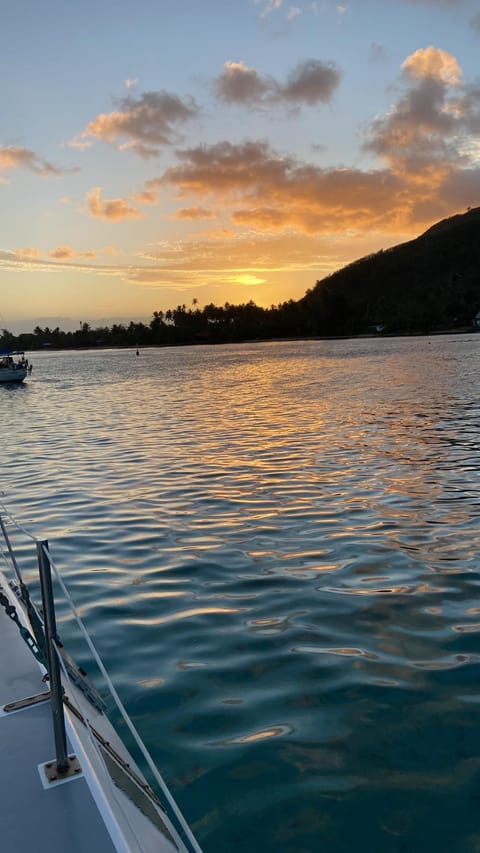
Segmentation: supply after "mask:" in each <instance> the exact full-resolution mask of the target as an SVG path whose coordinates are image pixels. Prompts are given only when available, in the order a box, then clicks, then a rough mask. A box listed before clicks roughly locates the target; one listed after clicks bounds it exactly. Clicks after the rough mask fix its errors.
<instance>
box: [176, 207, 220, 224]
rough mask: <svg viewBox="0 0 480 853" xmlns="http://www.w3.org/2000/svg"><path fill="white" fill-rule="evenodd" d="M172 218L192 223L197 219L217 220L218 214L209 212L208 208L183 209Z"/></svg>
mask: <svg viewBox="0 0 480 853" xmlns="http://www.w3.org/2000/svg"><path fill="white" fill-rule="evenodd" d="M172 218H174V219H186V220H191V221H194V220H197V219H215V218H216V213H214V212H213V210H208V209H207V208H206V207H182V208H181V209H180V210H177V212H176V213H175V214H174V215H173V217H172Z"/></svg>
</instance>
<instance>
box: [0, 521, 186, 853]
mask: <svg viewBox="0 0 480 853" xmlns="http://www.w3.org/2000/svg"><path fill="white" fill-rule="evenodd" d="M12 528H13V533H12ZM19 531H20V534H19ZM22 534H27V536H29V537H30V538H31V539H33V540H34V542H35V543H36V557H37V563H38V570H39V578H40V590H41V600H42V604H41V606H40V605H37V604H36V603H35V601H34V598H33V595H32V593H31V591H30V589H29V588H28V587H27V586H26V584H25V582H24V578H23V574H24V571H23V569H22V570H21V569H20V567H19V561H18V559H17V555H16V553H15V551H14V549H13V545H12V543H13V541H14V538H15V540H16V538H17V535H22ZM2 536H3V543H2ZM15 544H16V545H17V542H16V541H15ZM31 546H32V547H33V545H32V543H31ZM22 548H23V549H24V548H25V545H24V544H23V539H22ZM22 556H23V558H25V551H24V550H22ZM0 557H1V558H2V559H3V561H4V563H5V564H6V566H7V572H6V571H5V570H0V647H1V650H2V652H1V655H0V755H1V756H2V760H1V764H0V802H1V804H2V808H1V814H2V817H1V820H0V848H1V850H2V851H4V853H32V851H35V853H65V851H71V853H115V852H116V853H201V849H200V847H199V845H198V843H197V841H196V839H195V837H194V835H193V833H192V831H191V829H190V828H189V826H188V824H187V823H186V821H185V819H184V817H183V816H182V814H181V812H180V810H179V808H178V806H177V804H176V802H175V800H174V799H173V797H172V795H171V793H170V792H169V790H168V788H167V786H166V784H165V782H164V780H163V778H162V777H161V775H160V773H159V772H158V769H157V768H156V767H155V765H154V763H153V760H152V758H151V757H150V755H149V753H148V752H147V750H146V747H145V745H144V744H143V742H142V741H141V739H140V736H139V734H138V732H137V731H136V729H135V728H134V726H133V723H132V721H131V720H130V718H129V717H128V714H127V712H126V710H125V708H124V707H123V705H122V703H121V701H120V699H119V697H118V694H117V693H116V691H115V688H114V687H113V684H112V683H111V681H110V679H109V676H108V674H107V672H106V670H105V668H104V667H103V664H102V662H101V659H100V658H99V656H98V652H97V651H96V649H95V647H94V645H93V643H92V641H91V639H90V638H89V636H88V634H87V632H86V629H85V626H84V625H83V622H82V620H81V619H80V616H79V614H78V611H76V608H75V605H74V604H73V602H72V600H71V598H70V596H69V593H68V590H67V588H66V587H65V584H64V582H63V580H62V577H61V574H60V573H59V571H58V569H57V567H56V566H55V563H54V561H53V558H52V557H51V554H50V550H49V547H48V543H47V542H46V541H39V540H36V539H35V537H33V536H31V534H29V533H28V531H25V529H24V528H23V527H21V526H19V525H18V524H17V522H15V519H14V518H13V516H11V515H10V513H8V511H7V510H6V508H5V507H4V506H3V505H2V504H0ZM29 570H31V561H30V566H29ZM53 580H55V581H56V584H57V586H58V585H59V586H60V587H61V589H62V592H63V595H64V596H65V597H66V599H67V602H68V604H69V606H70V608H71V609H72V612H73V615H74V617H75V619H76V621H77V624H78V627H79V628H80V629H81V632H82V634H83V635H84V639H85V641H86V642H87V645H88V647H89V649H90V652H91V654H92V657H93V659H94V660H95V663H96V665H97V667H98V669H99V670H100V672H101V673H102V676H103V678H104V679H105V682H106V684H107V686H108V688H109V690H110V697H109V698H108V701H109V703H110V704H111V700H112V698H113V701H114V702H116V704H117V711H120V713H121V715H122V717H123V721H124V723H125V724H126V725H127V727H128V729H129V733H130V735H131V736H132V739H133V741H134V742H135V745H136V746H135V749H136V750H138V753H139V756H140V753H141V754H142V755H143V759H141V760H142V761H143V763H145V764H146V765H148V769H149V773H150V776H151V777H152V778H153V779H154V782H152V785H153V786H154V787H155V790H154V789H153V787H151V785H150V784H149V783H148V782H147V780H146V778H145V776H144V775H143V773H142V771H141V769H140V768H139V766H138V765H137V764H136V762H135V760H134V758H133V757H132V754H131V752H130V751H129V750H128V749H127V747H126V746H125V744H124V743H123V741H122V739H121V738H120V737H119V735H118V734H117V732H116V730H115V729H114V727H113V725H112V724H111V722H110V720H109V718H108V716H107V713H106V708H107V706H106V703H105V701H104V698H103V688H100V689H101V691H102V692H101V693H100V692H98V690H97V688H96V686H94V685H93V683H92V682H91V681H90V679H89V678H88V677H87V674H86V672H85V671H84V670H83V669H82V668H81V667H79V666H77V664H76V663H75V661H74V660H73V658H71V657H70V655H69V654H68V652H67V651H66V649H65V648H64V646H63V644H62V643H61V641H60V639H59V637H58V634H57V627H56V618H55V601H54V596H53Z"/></svg>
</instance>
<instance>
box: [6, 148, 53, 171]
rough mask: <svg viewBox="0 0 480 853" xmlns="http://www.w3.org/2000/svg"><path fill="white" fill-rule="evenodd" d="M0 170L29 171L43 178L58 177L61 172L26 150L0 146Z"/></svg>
mask: <svg viewBox="0 0 480 853" xmlns="http://www.w3.org/2000/svg"><path fill="white" fill-rule="evenodd" d="M0 169H29V170H30V171H31V172H35V174H37V175H42V176H43V177H58V176H59V175H61V174H62V170H61V169H59V168H57V166H53V165H52V164H51V163H49V162H48V161H47V160H44V159H43V158H42V157H39V156H38V154H35V152H34V151H29V149H28V148H22V147H15V146H12V145H10V146H0Z"/></svg>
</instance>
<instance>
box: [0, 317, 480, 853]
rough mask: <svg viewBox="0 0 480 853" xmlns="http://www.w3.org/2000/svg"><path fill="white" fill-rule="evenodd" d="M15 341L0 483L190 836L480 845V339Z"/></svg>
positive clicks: (273, 842) (69, 624)
mask: <svg viewBox="0 0 480 853" xmlns="http://www.w3.org/2000/svg"><path fill="white" fill-rule="evenodd" d="M31 360H32V361H33V363H34V372H33V374H32V376H31V377H30V378H29V379H28V380H27V381H26V382H25V383H24V385H23V386H21V387H18V388H7V387H0V412H1V423H2V430H1V438H0V447H1V473H2V480H1V489H2V492H3V496H2V501H3V502H4V503H5V504H6V506H7V507H8V509H9V510H10V511H11V512H12V513H13V514H14V515H15V516H16V517H17V519H18V520H19V521H20V522H21V523H22V524H23V525H24V526H25V527H26V528H28V529H29V530H30V531H31V532H32V533H33V534H34V535H35V536H37V537H39V538H48V540H49V541H50V547H51V550H52V553H53V556H54V558H55V560H56V563H57V564H58V565H59V567H60V568H61V569H62V573H63V576H64V579H65V581H66V583H67V585H68V587H69V590H70V592H71V594H72V596H73V598H74V600H75V602H76V604H77V605H78V607H79V609H80V612H81V615H82V617H83V619H84V620H85V623H86V625H87V628H88V630H89V632H90V633H91V635H92V637H93V640H94V642H95V644H96V645H97V648H98V649H99V651H100V653H101V655H102V657H103V659H104V662H105V664H106V666H107V669H108V670H109V673H110V675H111V676H112V678H113V681H114V683H115V685H116V687H117V689H118V691H119V693H120V696H121V697H122V700H123V701H124V702H125V704H126V706H127V708H128V710H129V713H130V714H131V716H132V718H133V720H134V721H135V723H136V725H137V727H138V729H139V731H140V733H141V735H142V737H143V738H144V740H145V742H146V743H147V745H148V747H149V749H150V750H151V752H152V754H153V757H154V759H155V761H156V763H157V764H158V766H159V768H160V770H161V772H162V773H163V774H164V776H165V778H166V780H167V782H168V784H169V785H170V787H171V790H172V792H173V793H174V795H175V797H176V799H177V801H178V802H179V804H180V806H181V808H182V809H183V811H184V814H185V816H186V817H187V819H188V821H189V822H190V824H191V825H192V827H193V829H194V831H195V833H196V835H197V837H198V839H199V841H200V843H201V845H202V846H203V848H204V850H205V853H220V851H227V850H229V851H236V853H246V851H248V853H253V851H262V853H273V851H276V852H278V853H293V851H295V853H317V851H319V853H320V851H322V853H345V851H349V850H350V849H355V850H356V851H360V853H376V851H379V853H394V851H395V853H397V851H398V853H400V851H402V853H407V851H408V853H420V851H422V853H425V851H430V850H435V851H438V852H439V853H452V851H455V853H467V851H468V853H474V851H480V587H479V567H480V557H479V552H480V530H479V508H480V464H479V462H480V460H479V450H480V402H479V387H480V383H479V376H480V335H479V336H475V335H473V334H472V335H463V336H461V335H459V336H445V337H437V338H434V337H430V338H426V337H425V338H414V339H406V338H403V339H372V340H350V341H331V342H326V341H308V342H272V343H256V344H244V345H231V346H222V347H182V348H174V349H145V350H142V351H141V352H140V355H139V356H138V357H137V356H136V355H135V351H134V350H133V351H132V350H123V351H116V350H107V351H89V352H64V353H57V352H42V353H38V354H36V353H34V354H32V356H31ZM12 532H13V531H12ZM15 541H16V540H15V538H14V542H15ZM19 548H20V555H21V560H22V565H23V568H24V571H25V572H26V573H27V577H29V576H30V570H31V569H33V566H34V563H35V556H34V554H33V553H31V552H32V549H31V548H29V547H27V546H25V545H23V544H22V543H19ZM60 614H61V623H60V631H61V636H62V639H63V640H64V642H66V644H67V645H68V646H69V648H70V650H71V651H72V652H73V654H74V655H75V656H76V657H77V658H80V660H81V662H82V663H83V664H84V665H85V664H86V665H87V669H89V671H91V669H90V667H89V666H88V653H87V652H86V651H85V649H84V647H83V645H82V641H81V640H80V639H79V638H78V635H77V631H76V628H75V625H74V622H73V620H72V619H71V617H70V615H69V614H68V611H67V609H66V608H63V607H61V608H60ZM92 676H93V677H95V673H94V672H92ZM122 733H123V731H122Z"/></svg>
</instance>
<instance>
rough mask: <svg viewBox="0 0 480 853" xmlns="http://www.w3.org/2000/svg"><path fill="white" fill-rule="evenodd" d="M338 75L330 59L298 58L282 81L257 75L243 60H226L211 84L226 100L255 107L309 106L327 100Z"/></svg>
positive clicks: (221, 97) (334, 86)
mask: <svg viewBox="0 0 480 853" xmlns="http://www.w3.org/2000/svg"><path fill="white" fill-rule="evenodd" d="M340 77H341V73H340V69H339V68H338V67H337V65H336V64H335V63H334V62H322V61H320V60H318V59H307V60H305V61H304V62H300V63H299V64H298V65H297V66H296V67H295V68H294V69H293V70H292V71H291V72H290V74H289V75H288V77H287V80H286V82H285V83H279V82H278V81H276V80H274V79H273V77H269V76H267V75H261V74H259V73H258V71H256V70H255V69H254V68H251V67H249V66H248V65H246V64H245V63H243V62H227V63H225V65H224V67H223V71H222V73H221V74H220V75H219V76H218V77H217V78H216V79H215V80H214V81H213V87H214V92H215V94H216V96H217V97H218V98H219V99H220V100H222V101H224V102H226V103H236V104H242V105H245V106H246V105H248V106H256V107H261V106H266V105H269V104H274V103H282V102H283V103H288V104H296V105H300V104H309V105H310V106H313V105H315V104H318V103H320V102H323V103H327V102H328V101H330V100H331V98H332V96H333V93H334V91H335V89H336V88H337V87H338V85H339V83H340Z"/></svg>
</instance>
